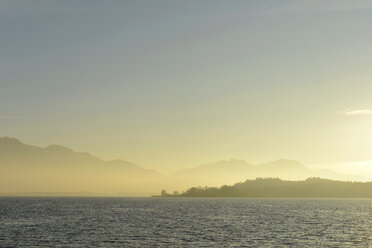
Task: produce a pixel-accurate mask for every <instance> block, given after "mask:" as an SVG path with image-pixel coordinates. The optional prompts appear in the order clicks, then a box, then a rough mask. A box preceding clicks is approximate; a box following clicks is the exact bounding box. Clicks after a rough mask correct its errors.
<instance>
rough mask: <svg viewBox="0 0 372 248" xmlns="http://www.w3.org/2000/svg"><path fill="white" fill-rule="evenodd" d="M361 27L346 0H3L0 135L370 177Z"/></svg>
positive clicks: (371, 131)
mask: <svg viewBox="0 0 372 248" xmlns="http://www.w3.org/2000/svg"><path fill="white" fill-rule="evenodd" d="M371 26H372V1H360V0H334V1H324V0H312V1H310V0H309V1H299V0H295V1H289V0H281V1H277V0H256V1H254V0H252V1H239V0H235V1H226V0H225V1H220V0H213V1H212V0H205V1H197V0H190V1H174V0H168V1H164V0H159V1H142V0H139V1H114V0H109V1H75V0H73V1H72V0H71V1H68V0H66V1H50V0H45V1H41V0H40V1H39V0H24V1H20V0H3V1H1V2H0V33H1V35H0V54H1V55H0V136H10V137H15V138H18V139H20V140H22V141H23V142H25V143H28V144H34V145H38V146H47V145H50V144H60V145H64V146H67V147H70V148H72V149H74V150H76V151H84V152H85V151H87V152H90V153H92V154H94V155H97V156H99V157H101V158H103V159H105V160H110V159H117V158H121V159H124V160H127V161H131V162H134V163H137V164H139V165H142V166H144V167H146V168H152V169H157V170H159V171H161V172H166V173H170V172H173V171H176V170H178V169H180V168H185V167H192V166H195V165H198V164H203V163H209V162H214V161H217V160H221V159H230V158H235V159H244V160H246V161H248V162H250V163H260V162H266V161H270V160H275V159H279V158H287V159H295V160H298V161H301V162H302V163H304V164H306V165H309V166H313V167H314V168H315V167H316V168H332V169H334V168H335V169H339V170H340V171H345V172H355V173H356V174H360V173H370V175H371V176H372V97H371V93H372V81H371V80H372V70H371V68H372V60H371V58H372V46H371V44H372V32H371Z"/></svg>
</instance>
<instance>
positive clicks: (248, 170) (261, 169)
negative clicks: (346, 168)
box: [167, 159, 364, 190]
mask: <svg viewBox="0 0 372 248" xmlns="http://www.w3.org/2000/svg"><path fill="white" fill-rule="evenodd" d="M257 177H277V178H281V179H285V180H303V179H306V178H309V177H322V178H327V179H335V180H363V179H364V178H363V177H358V176H351V175H340V174H338V173H336V172H333V171H330V170H311V169H309V168H307V167H306V166H304V165H303V164H301V163H299V162H297V161H294V160H286V159H280V160H276V161H272V162H268V163H264V164H259V165H251V164H248V163H247V162H245V161H243V160H233V159H232V160H228V161H225V160H223V161H219V162H216V163H211V164H205V165H200V166H197V167H194V168H189V169H184V170H180V171H177V172H176V173H174V174H173V175H172V176H171V180H169V182H170V183H169V185H168V187H167V188H169V189H172V190H173V189H175V186H176V185H177V184H179V185H181V184H182V185H183V186H184V187H192V186H198V185H200V186H221V185H223V184H232V183H235V182H239V181H245V180H246V179H255V178H257Z"/></svg>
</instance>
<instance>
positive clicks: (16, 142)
mask: <svg viewBox="0 0 372 248" xmlns="http://www.w3.org/2000/svg"><path fill="white" fill-rule="evenodd" d="M0 144H4V145H24V144H23V143H22V142H21V141H19V140H18V139H16V138H10V137H7V136H5V137H0Z"/></svg>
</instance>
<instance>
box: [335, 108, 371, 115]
mask: <svg viewBox="0 0 372 248" xmlns="http://www.w3.org/2000/svg"><path fill="white" fill-rule="evenodd" d="M341 113H343V114H344V115H372V109H346V110H344V111H342V112H341Z"/></svg>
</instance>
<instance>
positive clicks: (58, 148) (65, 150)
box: [45, 145, 74, 153]
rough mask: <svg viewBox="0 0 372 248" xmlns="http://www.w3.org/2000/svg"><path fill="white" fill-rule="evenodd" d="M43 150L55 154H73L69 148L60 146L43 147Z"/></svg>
mask: <svg viewBox="0 0 372 248" xmlns="http://www.w3.org/2000/svg"><path fill="white" fill-rule="evenodd" d="M45 150H47V151H51V152H56V153H74V151H73V150H71V149H70V148H67V147H64V146H60V145H50V146H47V147H45Z"/></svg>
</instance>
